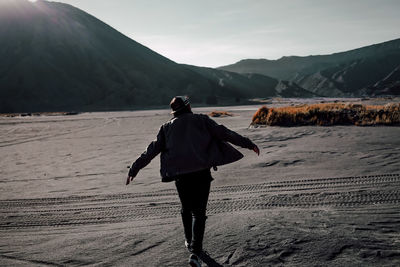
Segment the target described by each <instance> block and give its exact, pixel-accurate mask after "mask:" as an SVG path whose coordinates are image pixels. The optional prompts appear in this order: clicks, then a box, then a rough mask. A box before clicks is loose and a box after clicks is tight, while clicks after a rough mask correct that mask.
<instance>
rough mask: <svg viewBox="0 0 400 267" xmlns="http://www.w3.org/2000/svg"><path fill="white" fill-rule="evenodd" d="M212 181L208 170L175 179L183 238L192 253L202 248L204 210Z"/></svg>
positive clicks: (205, 217)
mask: <svg viewBox="0 0 400 267" xmlns="http://www.w3.org/2000/svg"><path fill="white" fill-rule="evenodd" d="M212 180H213V178H212V177H211V173H210V170H202V171H198V172H192V173H188V174H184V175H179V176H177V177H176V178H175V185H176V189H177V190H178V194H179V199H180V200H181V204H182V209H181V215H182V223H183V228H184V232H185V238H186V241H188V242H189V244H190V246H191V249H192V250H193V252H200V251H201V250H202V248H203V237H204V230H205V225H206V219H207V216H206V209H207V202H208V195H209V193H210V185H211V181H212Z"/></svg>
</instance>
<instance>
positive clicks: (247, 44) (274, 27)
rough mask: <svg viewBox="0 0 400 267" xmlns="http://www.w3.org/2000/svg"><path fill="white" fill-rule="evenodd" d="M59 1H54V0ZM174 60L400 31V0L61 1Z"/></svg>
mask: <svg viewBox="0 0 400 267" xmlns="http://www.w3.org/2000/svg"><path fill="white" fill-rule="evenodd" d="M56 1H57V0H56ZM57 2H64V3H68V4H71V5H73V6H75V7H78V8H80V9H82V10H84V11H86V12H88V13H90V14H91V15H93V16H95V17H97V18H98V19H100V20H102V21H103V22H105V23H107V24H108V25H110V26H112V27H113V28H115V29H116V30H118V31H119V32H121V33H123V34H125V35H127V36H128V37H130V38H132V39H133V40H135V41H137V42H139V43H141V44H143V45H145V46H147V47H149V48H150V49H152V50H154V51H156V52H157V53H159V54H161V55H163V56H165V57H168V58H169V59H171V60H173V61H175V62H178V63H184V64H191V65H197V66H207V67H218V66H223V65H228V64H233V63H235V62H237V61H239V60H242V59H247V58H266V59H278V58H280V57H282V56H292V55H296V56H307V55H318V54H319V55H322V54H331V53H334V52H341V51H347V50H351V49H355V48H359V47H362V46H367V45H371V44H375V43H381V42H384V41H389V40H393V39H397V38H400V15H399V13H400V0H201V1H199V0H58V1H57Z"/></svg>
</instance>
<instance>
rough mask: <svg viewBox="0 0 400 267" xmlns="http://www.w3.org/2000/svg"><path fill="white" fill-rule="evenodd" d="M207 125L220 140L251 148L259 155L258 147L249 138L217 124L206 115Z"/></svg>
mask: <svg viewBox="0 0 400 267" xmlns="http://www.w3.org/2000/svg"><path fill="white" fill-rule="evenodd" d="M207 125H208V127H209V129H210V131H211V133H212V135H213V136H214V137H216V138H218V139H220V140H222V141H226V142H229V143H232V144H234V145H237V146H240V147H244V148H248V149H251V150H253V151H254V152H255V153H257V155H260V149H259V148H258V146H257V145H256V144H254V143H253V142H252V141H251V140H250V139H249V138H247V137H244V136H241V135H240V134H238V133H236V132H234V131H232V130H229V129H228V128H226V127H225V126H224V125H220V124H217V123H216V122H215V121H213V120H212V119H210V118H208V117H207Z"/></svg>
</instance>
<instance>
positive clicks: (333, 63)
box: [218, 39, 400, 96]
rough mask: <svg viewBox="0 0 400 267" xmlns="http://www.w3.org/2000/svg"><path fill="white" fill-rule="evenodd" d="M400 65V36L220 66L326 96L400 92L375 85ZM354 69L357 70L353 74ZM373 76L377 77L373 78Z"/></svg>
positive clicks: (223, 68) (222, 68)
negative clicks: (352, 46)
mask: <svg viewBox="0 0 400 267" xmlns="http://www.w3.org/2000/svg"><path fill="white" fill-rule="evenodd" d="M398 66H400V39H394V40H390V41H386V42H383V43H378V44H373V45H369V46H365V47H361V48H357V49H352V50H349V51H344V52H338V53H333V54H329V55H313V56H305V57H300V56H290V57H282V58H280V59H278V60H268V59H245V60H241V61H239V62H237V63H235V64H232V65H226V66H222V67H219V68H218V69H221V70H227V71H233V72H237V73H259V74H263V75H268V76H270V77H274V78H277V79H280V80H288V81H291V82H295V83H297V84H298V85H300V86H301V87H303V88H304V89H307V90H309V91H311V92H314V93H317V94H320V95H325V96H361V95H365V94H369V95H379V94H383V93H385V92H391V93H393V94H397V95H398V94H400V92H398V90H397V89H395V88H394V89H393V88H392V89H390V88H386V89H384V90H382V89H379V88H378V87H375V91H374V90H373V89H374V86H373V85H374V84H377V83H378V82H379V81H380V80H381V79H383V78H384V77H386V76H387V75H388V74H389V73H391V72H392V71H393V70H394V69H396V68H397V67H398ZM351 72H352V73H353V74H352V75H349V73H351ZM340 74H342V75H340ZM377 74H379V75H377ZM371 76H373V77H374V80H371ZM366 82H367V83H366ZM368 88H369V89H368Z"/></svg>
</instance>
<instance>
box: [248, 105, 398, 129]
mask: <svg viewBox="0 0 400 267" xmlns="http://www.w3.org/2000/svg"><path fill="white" fill-rule="evenodd" d="M251 124H252V125H270V126H275V125H276V126H299V125H321V126H329V125H359V126H370V125H399V124H400V103H391V104H386V105H384V106H366V105H361V104H345V103H324V104H313V105H299V106H293V107H292V106H291V107H279V108H268V107H266V106H263V107H261V108H260V109H259V110H258V111H257V112H256V113H255V114H254V115H253V119H252V123H251Z"/></svg>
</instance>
